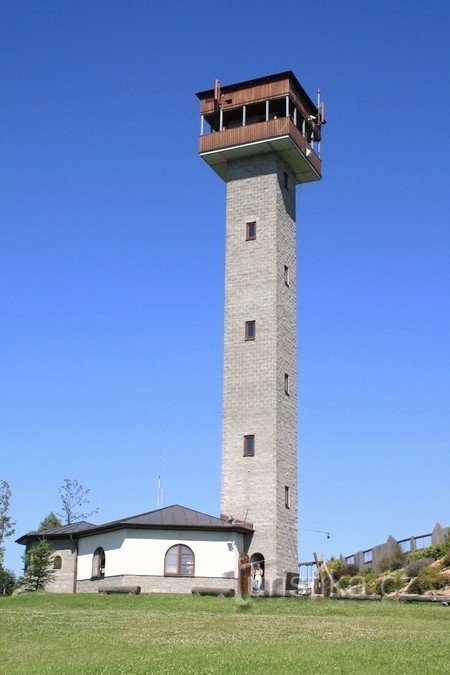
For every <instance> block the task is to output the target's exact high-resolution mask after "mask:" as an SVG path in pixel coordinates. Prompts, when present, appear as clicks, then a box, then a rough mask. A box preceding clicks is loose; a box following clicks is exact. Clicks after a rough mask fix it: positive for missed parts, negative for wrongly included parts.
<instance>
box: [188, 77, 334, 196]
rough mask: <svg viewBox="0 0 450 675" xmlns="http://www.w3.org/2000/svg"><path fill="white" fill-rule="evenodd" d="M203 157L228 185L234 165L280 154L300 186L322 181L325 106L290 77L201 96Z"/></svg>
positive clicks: (263, 79) (217, 86)
mask: <svg viewBox="0 0 450 675" xmlns="http://www.w3.org/2000/svg"><path fill="white" fill-rule="evenodd" d="M197 97H198V98H199V99H200V115H201V130H200V134H201V135H200V148H199V152H200V156H201V157H203V159H204V160H205V161H206V162H207V163H208V164H209V165H210V166H211V168H213V169H214V171H216V173H217V174H218V175H219V176H220V177H221V178H223V179H224V180H225V181H226V180H227V163H228V161H230V160H234V159H240V158H244V157H251V156H254V155H258V154H264V153H267V152H276V153H277V154H278V155H280V156H281V157H282V158H283V160H284V161H285V162H286V163H287V164H288V165H289V167H290V168H291V170H292V172H293V174H294V176H295V180H296V182H297V183H309V182H311V181H315V180H320V179H321V178H322V162H321V159H320V141H321V125H322V124H324V122H325V120H324V117H323V105H319V107H317V106H315V105H314V103H313V102H312V101H311V99H310V98H309V96H308V94H307V93H306V92H305V90H304V89H303V87H302V86H301V85H300V83H299V82H298V80H297V78H296V77H295V75H294V74H293V73H292V72H291V71H287V72H284V73H278V74H276V75H270V76H267V77H261V78H259V79H257V80H249V81H247V82H239V83H237V84H232V85H228V86H226V87H221V86H220V83H219V82H218V81H217V80H216V84H215V87H214V89H211V90H208V91H203V92H199V93H198V94H197Z"/></svg>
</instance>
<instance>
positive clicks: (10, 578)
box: [0, 567, 16, 595]
mask: <svg viewBox="0 0 450 675" xmlns="http://www.w3.org/2000/svg"><path fill="white" fill-rule="evenodd" d="M15 587H16V577H15V574H14V572H11V570H5V569H4V568H2V567H0V595H11V593H12V592H13V590H14V588H15Z"/></svg>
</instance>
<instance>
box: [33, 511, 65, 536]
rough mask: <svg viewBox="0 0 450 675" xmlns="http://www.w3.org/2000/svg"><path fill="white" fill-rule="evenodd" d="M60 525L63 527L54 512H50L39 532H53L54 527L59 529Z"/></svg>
mask: <svg viewBox="0 0 450 675" xmlns="http://www.w3.org/2000/svg"><path fill="white" fill-rule="evenodd" d="M60 525H62V522H61V520H60V519H59V518H58V516H57V515H56V514H54V513H53V511H50V513H49V514H48V516H45V518H44V520H43V521H42V523H41V524H40V525H39V528H38V532H40V531H41V530H51V529H52V528H53V527H59V526H60Z"/></svg>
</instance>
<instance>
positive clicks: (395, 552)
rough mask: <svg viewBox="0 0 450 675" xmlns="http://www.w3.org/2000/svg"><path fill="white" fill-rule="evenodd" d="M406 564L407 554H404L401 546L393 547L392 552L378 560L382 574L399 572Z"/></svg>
mask: <svg viewBox="0 0 450 675" xmlns="http://www.w3.org/2000/svg"><path fill="white" fill-rule="evenodd" d="M404 563H405V554H404V553H403V551H402V549H401V547H400V544H397V543H396V544H395V546H392V548H391V550H390V551H388V552H387V553H385V554H384V555H382V556H381V557H380V559H379V560H378V567H379V569H380V571H381V572H387V571H388V570H392V571H393V570H399V569H401V568H402V567H403V565H404Z"/></svg>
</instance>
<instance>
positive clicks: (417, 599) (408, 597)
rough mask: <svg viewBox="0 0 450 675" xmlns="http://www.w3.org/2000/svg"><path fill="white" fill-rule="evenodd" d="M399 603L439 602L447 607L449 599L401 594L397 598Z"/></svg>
mask: <svg viewBox="0 0 450 675" xmlns="http://www.w3.org/2000/svg"><path fill="white" fill-rule="evenodd" d="M397 597H398V599H399V600H400V602H440V603H441V605H444V606H445V607H448V605H449V604H450V597H449V596H448V595H414V594H413V593H401V594H399V595H398V596H397Z"/></svg>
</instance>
